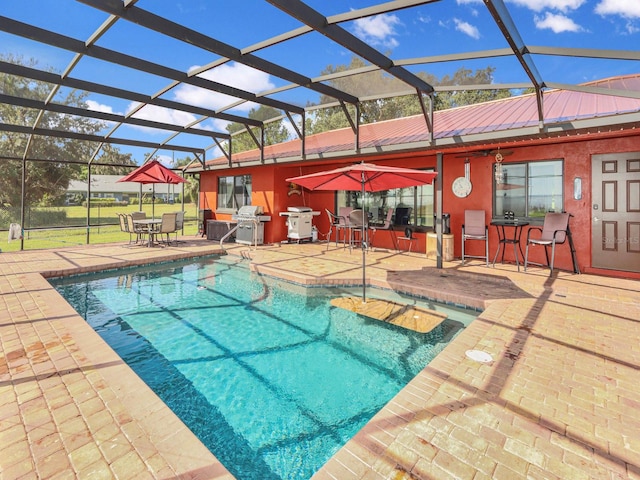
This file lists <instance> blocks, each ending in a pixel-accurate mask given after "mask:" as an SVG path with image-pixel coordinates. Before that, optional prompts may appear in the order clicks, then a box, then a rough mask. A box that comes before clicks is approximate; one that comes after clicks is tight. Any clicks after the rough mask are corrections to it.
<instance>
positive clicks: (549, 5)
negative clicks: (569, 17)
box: [510, 0, 635, 12]
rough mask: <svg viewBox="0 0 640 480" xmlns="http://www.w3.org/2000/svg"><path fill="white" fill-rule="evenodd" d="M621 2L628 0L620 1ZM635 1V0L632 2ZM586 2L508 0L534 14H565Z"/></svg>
mask: <svg viewBox="0 0 640 480" xmlns="http://www.w3.org/2000/svg"><path fill="white" fill-rule="evenodd" d="M620 1H621V2H624V1H629V0H620ZM634 1H635V0H634ZM585 2H586V0H510V3H513V4H515V5H519V6H521V7H526V8H528V9H529V10H533V11H535V12H541V11H542V10H559V11H561V12H567V11H569V10H577V9H578V8H580V7H581V6H582V5H583V4H584V3H585Z"/></svg>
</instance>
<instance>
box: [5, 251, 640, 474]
mask: <svg viewBox="0 0 640 480" xmlns="http://www.w3.org/2000/svg"><path fill="white" fill-rule="evenodd" d="M217 250H218V245H217V243H214V242H207V241H206V240H200V239H195V240H192V239H188V241H187V242H186V243H183V244H180V245H179V246H175V247H168V248H143V247H135V248H131V247H127V246H125V245H119V244H118V245H115V244H114V245H106V246H85V247H77V248H68V249H61V250H56V251H54V250H43V251H32V252H20V253H2V254H0V475H1V478H2V479H22V478H25V479H27V478H56V479H57V478H136V479H138V478H163V479H167V478H216V479H224V478H233V477H232V476H231V475H230V474H229V473H228V472H227V471H226V469H225V468H224V467H223V466H222V465H221V464H220V463H219V462H218V461H217V460H216V459H215V457H214V456H213V455H212V454H211V453H210V452H209V451H208V450H207V449H206V448H205V447H204V446H203V445H202V444H201V443H200V442H199V441H198V440H197V439H196V438H195V437H194V436H193V435H192V434H191V432H190V431H189V430H188V429H187V428H186V427H185V426H184V425H183V424H182V422H181V421H180V420H179V419H177V417H175V415H174V414H173V413H172V412H171V411H170V410H168V408H167V407H166V406H164V404H162V402H161V401H160V400H159V399H158V398H157V397H156V396H155V394H153V392H151V391H150V390H149V389H148V388H147V387H146V386H145V385H144V384H143V383H142V381H141V380H140V379H139V378H138V377H137V376H136V375H135V374H134V373H133V372H132V371H131V370H130V369H129V368H128V367H127V366H126V365H125V364H124V363H123V362H122V361H121V360H120V359H119V358H118V357H117V356H116V355H115V353H114V352H113V351H112V350H111V349H110V348H109V347H108V346H106V345H105V344H104V343H103V342H102V340H101V339H100V337H99V336H98V335H97V334H96V333H95V332H93V330H92V329H91V328H90V327H89V326H88V325H87V324H86V323H85V322H84V320H82V318H81V317H79V316H78V315H77V314H76V313H75V312H74V311H73V310H72V309H71V308H70V307H69V306H68V304H67V303H66V302H65V301H64V300H62V299H61V298H60V297H59V295H58V294H57V293H56V292H55V290H53V289H52V288H51V287H50V285H49V284H48V282H47V281H46V280H45V278H44V277H46V276H52V275H67V274H71V273H79V272H87V271H93V270H103V269H117V268H121V267H123V266H128V265H136V264H141V263H150V262H158V261H165V260H171V259H178V258H184V257H189V256H198V255H207V254H211V253H215V252H216V251H217ZM229 254H234V255H242V256H244V257H247V258H251V259H252V267H253V268H254V269H255V270H256V271H259V272H261V273H264V274H269V275H276V276H279V277H283V278H286V279H289V280H293V281H296V282H299V283H302V284H314V283H318V284H332V283H335V284H345V283H346V284H351V285H357V284H358V283H359V282H360V279H361V276H362V273H361V269H360V261H361V255H360V253H359V252H351V253H350V252H349V250H348V249H346V250H345V249H342V248H337V249H336V248H334V247H333V246H332V248H330V249H329V250H326V245H325V244H302V245H282V246H264V247H259V248H258V249H251V248H249V247H247V246H239V245H235V246H233V247H231V248H230V249H229ZM547 273H548V272H547V271H546V270H542V269H539V268H533V269H530V270H529V272H527V273H524V272H517V271H516V269H515V267H514V266H511V265H496V268H487V267H484V266H481V265H480V263H478V264H475V265H473V266H465V267H460V265H459V262H447V263H445V268H444V269H442V270H439V269H436V268H435V262H434V261H433V260H429V259H426V258H425V255H424V254H421V253H415V252H414V253H402V254H399V253H395V252H386V251H378V252H370V253H368V254H367V278H368V280H369V282H370V283H371V284H373V285H379V286H382V287H385V288H393V289H395V290H398V291H402V292H406V293H413V294H419V295H422V296H425V297H429V298H434V299H438V300H441V301H447V302H452V303H459V304H464V305H467V306H470V307H472V308H476V309H482V310H483V311H482V313H479V317H478V319H477V320H475V321H474V322H473V323H472V324H471V325H470V326H469V327H468V328H467V329H465V330H464V331H463V332H462V333H461V334H460V335H459V336H458V337H457V338H456V339H455V340H454V341H453V342H452V343H451V344H450V345H449V346H448V347H447V348H446V349H445V350H444V351H443V352H442V353H441V354H440V355H439V356H438V357H437V358H436V359H435V360H434V361H433V362H432V363H431V364H430V365H429V366H427V367H426V368H425V369H424V370H423V371H422V372H421V373H420V374H419V375H418V376H417V377H416V378H415V379H414V380H413V381H412V382H411V383H410V384H409V385H407V387H406V388H405V389H403V390H402V391H401V392H400V393H399V394H398V395H397V396H396V397H395V398H394V399H393V400H392V401H391V402H389V404H388V405H387V406H386V407H385V408H383V409H382V410H381V411H380V412H379V413H378V414H377V415H376V416H375V417H374V418H373V419H372V420H371V422H369V424H368V425H367V426H366V427H365V428H364V429H363V430H362V431H361V432H360V433H359V434H358V435H356V436H355V437H354V438H353V439H352V440H351V441H350V442H349V443H348V444H347V445H346V446H345V447H344V448H343V449H342V450H340V451H339V452H338V453H337V454H336V455H335V456H334V458H332V459H331V460H330V461H329V462H328V463H327V464H326V465H325V466H324V467H323V468H322V469H321V470H320V471H319V472H318V473H317V474H316V476H315V477H314V478H317V479H339V480H346V479H448V478H461V479H481V478H492V479H503V478H504V479H518V478H545V479H551V478H558V479H583V478H584V479H605V478H606V479H610V478H620V479H622V478H640V281H637V280H626V279H613V278H605V277H597V276H590V275H573V274H570V273H568V272H559V275H558V276H557V277H555V278H551V279H550V278H549V277H548V276H547ZM468 350H479V351H482V352H485V353H486V354H489V355H491V358H492V361H490V362H488V363H482V362H478V361H475V360H474V359H472V358H469V357H468V356H467V355H466V354H465V352H467V351H468Z"/></svg>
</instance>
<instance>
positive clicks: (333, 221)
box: [325, 208, 349, 250]
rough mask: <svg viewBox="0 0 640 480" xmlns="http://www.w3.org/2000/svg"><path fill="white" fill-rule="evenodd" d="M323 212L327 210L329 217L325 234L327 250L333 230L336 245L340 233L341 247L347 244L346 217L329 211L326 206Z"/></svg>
mask: <svg viewBox="0 0 640 480" xmlns="http://www.w3.org/2000/svg"><path fill="white" fill-rule="evenodd" d="M325 212H327V217H329V233H328V234H327V250H329V245H330V244H331V233H332V232H333V231H334V230H335V232H336V247H337V246H338V242H339V241H340V235H341V234H342V243H343V247H346V246H347V230H348V227H349V225H348V221H347V218H346V217H341V216H340V215H336V214H335V213H333V212H331V211H330V210H329V209H328V208H325Z"/></svg>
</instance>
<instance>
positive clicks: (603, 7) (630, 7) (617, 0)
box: [595, 0, 640, 18]
mask: <svg viewBox="0 0 640 480" xmlns="http://www.w3.org/2000/svg"><path fill="white" fill-rule="evenodd" d="M595 12H596V13H598V14H600V15H620V16H622V17H627V18H640V2H639V1H638V0H601V1H600V3H598V5H596V9H595Z"/></svg>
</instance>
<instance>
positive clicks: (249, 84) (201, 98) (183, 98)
mask: <svg viewBox="0 0 640 480" xmlns="http://www.w3.org/2000/svg"><path fill="white" fill-rule="evenodd" d="M196 68H198V66H194V67H192V68H191V69H190V70H194V69H196ZM198 76H199V77H202V78H206V79H207V80H211V81H214V82H218V83H222V84H224V85H229V86H233V87H235V88H239V89H240V90H244V91H247V92H253V93H259V92H262V91H264V90H270V89H272V88H274V86H275V85H274V84H273V83H272V82H271V80H270V77H269V74H267V73H265V72H261V71H259V70H255V69H253V68H251V67H247V66H246V65H242V64H240V63H235V62H231V63H227V64H224V65H220V66H219V67H216V68H214V69H213V70H210V71H207V72H204V73H201V74H199V75H198ZM174 99H175V100H176V101H178V102H182V103H186V104H188V105H197V106H199V107H203V108H210V109H214V110H216V109H219V108H221V107H225V106H227V105H229V104H231V103H234V102H235V101H237V98H235V97H230V96H228V95H223V94H221V93H216V92H211V91H210V90H206V89H203V88H200V87H194V86H193V85H181V86H180V87H178V88H176V89H175V91H174ZM254 106H255V104H254V103H249V102H247V103H245V104H243V105H242V106H240V107H237V108H239V109H240V110H243V111H249V110H251V108H253V107H254Z"/></svg>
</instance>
